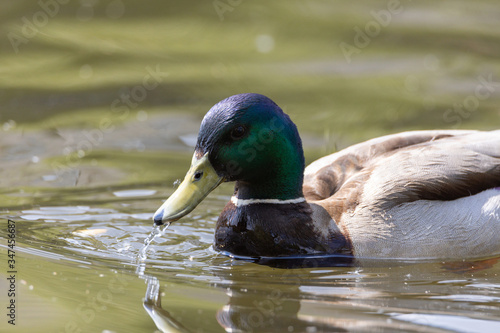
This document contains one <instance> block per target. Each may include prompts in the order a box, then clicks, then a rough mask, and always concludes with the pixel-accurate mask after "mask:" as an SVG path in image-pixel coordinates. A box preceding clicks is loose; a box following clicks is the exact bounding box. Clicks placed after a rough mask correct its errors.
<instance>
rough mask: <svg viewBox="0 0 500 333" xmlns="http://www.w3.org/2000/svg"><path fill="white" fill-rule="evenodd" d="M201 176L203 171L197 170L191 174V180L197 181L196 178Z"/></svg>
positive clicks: (198, 178)
mask: <svg viewBox="0 0 500 333" xmlns="http://www.w3.org/2000/svg"><path fill="white" fill-rule="evenodd" d="M201 177H203V171H197V172H196V173H195V174H194V175H193V181H194V182H197V181H198V180H200V179H201Z"/></svg>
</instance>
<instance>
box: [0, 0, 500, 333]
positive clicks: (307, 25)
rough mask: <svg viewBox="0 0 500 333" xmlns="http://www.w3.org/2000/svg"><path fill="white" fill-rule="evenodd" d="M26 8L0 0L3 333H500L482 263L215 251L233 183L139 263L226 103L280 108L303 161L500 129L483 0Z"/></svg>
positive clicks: (499, 313)
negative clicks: (406, 134)
mask: <svg viewBox="0 0 500 333" xmlns="http://www.w3.org/2000/svg"><path fill="white" fill-rule="evenodd" d="M41 3H43V4H44V5H40V3H37V2H33V1H31V2H29V1H19V0H15V1H14V0H12V1H11V0H8V1H2V3H1V4H0V19H1V20H2V21H1V24H0V32H1V34H2V36H3V37H2V39H0V59H1V60H2V61H1V62H0V235H1V236H2V242H1V243H0V256H1V257H2V262H4V264H3V266H2V270H1V271H0V277H1V281H2V282H0V286H2V289H1V293H2V294H1V295H0V302H1V304H0V309H2V311H1V315H0V318H1V320H0V327H1V331H2V332H99V333H100V332H102V333H111V332H224V331H226V332H309V333H311V332H394V331H401V332H500V276H499V274H500V265H499V264H497V260H496V259H495V258H492V259H489V260H483V261H479V262H468V261H466V260H464V261H460V262H399V261H396V260H387V261H384V262H373V263H371V264H368V265H365V266H345V265H343V264H342V260H339V262H338V265H331V266H330V267H320V266H323V265H318V261H317V260H314V259H313V260H308V261H306V262H304V263H303V266H304V267H302V268H296V269H281V268H276V267H269V266H266V265H258V264H255V263H252V262H248V261H244V260H238V259H233V258H230V257H227V256H225V255H223V254H221V253H218V252H216V251H214V250H213V248H212V242H213V233H214V226H215V222H216V220H217V217H218V215H219V213H220V211H221V210H222V208H223V207H224V206H225V204H226V202H227V201H228V200H229V198H230V195H231V194H232V185H231V184H224V185H223V186H221V187H220V188H218V189H217V190H216V191H214V192H213V193H212V194H211V195H210V196H209V197H208V198H207V199H206V200H205V201H204V202H203V203H202V204H200V206H199V207H198V208H197V209H196V210H195V211H193V212H192V213H191V214H189V215H188V216H187V217H186V218H183V219H182V220H180V221H177V222H175V223H173V224H172V225H171V226H170V227H169V228H168V229H166V230H165V231H164V232H163V233H162V234H161V235H159V236H158V237H157V238H155V239H154V240H153V241H152V243H151V244H150V246H149V247H148V248H147V250H146V253H145V258H143V260H138V255H139V254H140V252H141V249H143V246H144V241H145V239H146V238H147V237H148V236H149V235H150V233H151V232H152V230H153V223H152V219H151V218H152V214H153V213H154V212H155V211H156V209H157V208H158V207H159V206H160V205H161V203H162V201H163V200H165V199H166V198H167V197H168V195H169V194H171V193H172V192H173V190H174V189H175V186H176V185H174V183H175V182H176V181H177V180H178V179H181V178H182V177H183V176H184V174H185V172H186V171H187V169H188V167H189V163H190V160H191V155H192V149H193V148H192V146H193V141H194V139H195V138H196V134H197V131H198V128H199V123H200V121H201V119H202V117H203V115H204V113H205V112H206V111H207V110H208V109H209V108H210V107H211V106H212V105H213V104H215V103H216V102H217V101H219V100H221V99H223V98H225V97H227V96H229V95H232V94H236V93H242V92H258V93H263V94H265V95H268V96H269V97H271V98H272V99H274V100H275V101H276V102H277V103H278V104H279V105H281V106H282V107H283V108H284V110H285V111H286V112H287V113H289V114H290V116H291V117H292V119H293V120H294V121H295V122H296V123H297V126H298V128H299V131H300V132H301V135H302V138H303V141H304V147H305V154H306V160H307V162H308V163H310V162H311V161H313V160H314V159H316V158H318V157H319V156H323V155H325V154H327V153H332V152H334V151H336V150H337V149H340V148H343V147H346V146H347V145H349V144H352V143H355V142H359V141H361V140H364V139H369V138H371V137H374V136H378V135H383V134H388V133H394V132H399V131H404V130H412V129H436V128H445V129H450V128H471V129H483V130H488V129H495V128H499V124H500V122H499V118H500V108H499V105H500V84H499V83H498V82H499V81H500V62H499V61H498V59H499V57H500V21H499V20H498V17H500V7H499V6H498V4H497V3H496V2H495V1H474V2H470V1H453V2H451V1H441V2H439V3H436V2H434V1H420V2H418V3H414V2H410V1H400V2H394V1H392V2H391V1H360V2H356V3H355V4H352V3H349V2H337V1H316V0H314V1H308V2H307V3H302V2H284V1H283V2H273V3H269V2H265V1H213V2H212V1H208V2H204V3H203V4H201V3H200V2H195V1H185V2H174V1H159V0H154V1H148V2H147V4H145V3H139V2H134V1H125V0H124V1H120V0H113V1H105V0H95V1H94V0H82V1H71V0H70V1H61V0H59V1H46V2H43V1H42V2H41ZM47 4H50V6H49V5H47ZM221 4H222V5H226V7H224V6H222V5H221ZM47 6H49V7H47ZM221 6H222V7H221ZM394 6H396V7H394ZM47 8H49V9H47ZM41 13H42V14H41ZM43 13H45V14H43ZM52 14H53V15H52ZM384 15H385V16H384ZM45 18H46V19H45ZM30 28H31V30H30ZM359 29H361V31H365V33H364V34H365V35H366V36H365V37H362V36H361V35H359V36H358V35H357V34H359V31H360V30H359ZM366 29H368V32H366ZM369 29H374V30H369ZM342 43H344V44H342ZM342 45H344V46H342ZM346 45H348V46H346ZM346 47H351V48H350V49H349V48H348V49H346ZM346 50H348V51H346ZM349 50H350V51H349ZM346 52H347V55H346ZM8 220H11V221H13V222H11V223H12V224H15V233H14V232H11V231H13V230H11V231H9V229H8V225H9V222H8ZM13 233H14V234H15V240H16V243H15V247H14V250H15V257H14V258H13V259H12V258H10V259H11V260H15V264H14V266H13V267H11V268H9V266H8V263H9V262H8V260H9V258H8V255H9V252H8V250H9V247H8V245H9V243H8V239H9V237H10V236H9V234H13ZM10 249H11V250H12V248H10ZM10 271H15V273H9V272H10ZM12 274H14V275H15V291H16V295H15V297H11V296H8V290H9V288H11V286H10V281H9V280H8V278H9V277H10V276H11V275H12ZM4 287H5V288H4ZM12 299H14V300H15V305H16V311H15V325H12V324H9V323H8V320H10V319H9V317H8V316H7V315H8V314H9V311H10V310H9V309H7V306H9V304H10V303H9V302H11V300H12Z"/></svg>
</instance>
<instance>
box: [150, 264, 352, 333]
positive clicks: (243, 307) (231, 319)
mask: <svg viewBox="0 0 500 333" xmlns="http://www.w3.org/2000/svg"><path fill="white" fill-rule="evenodd" d="M260 267H262V266H258V267H257V268H260ZM266 271H267V270H266ZM299 271H301V273H298V272H297V271H296V270H283V269H270V268H269V270H268V271H267V272H269V274H264V275H262V273H259V272H260V271H259V270H258V269H256V268H253V269H252V268H243V267H241V266H240V267H226V269H216V270H214V271H213V272H212V273H214V275H216V276H217V277H218V278H220V279H221V280H222V281H225V282H226V283H219V284H218V286H221V285H223V286H224V290H225V293H226V294H227V296H229V301H228V302H227V304H226V305H224V306H223V307H222V308H220V309H219V310H218V311H217V312H216V314H215V317H216V320H217V322H218V323H219V325H220V326H221V327H222V328H223V329H224V330H225V331H226V332H292V331H293V332H320V331H321V332H345V331H346V330H345V329H343V328H340V327H338V326H337V325H336V324H335V319H334V318H328V320H327V322H322V323H318V322H315V320H314V316H313V317H310V316H307V315H303V314H301V315H299V310H300V309H301V293H302V291H301V289H300V286H301V285H302V284H303V281H302V278H303V274H304V271H303V270H299ZM301 275H302V276H301ZM141 278H143V279H145V280H146V282H147V290H146V296H145V298H144V308H145V309H146V312H147V313H148V314H149V315H150V316H151V318H152V319H153V321H154V322H155V324H156V326H157V327H158V329H159V330H160V331H162V332H189V330H188V329H187V328H186V327H185V326H183V325H182V324H180V323H179V322H178V321H177V320H176V319H175V318H173V317H172V315H171V314H170V312H169V310H168V309H165V308H163V307H162V305H161V288H160V281H159V280H158V279H157V278H156V277H152V276H147V275H142V276H141ZM269 280H273V281H275V282H274V283H272V285H269V284H267V283H265V281H269ZM172 310H173V309H172Z"/></svg>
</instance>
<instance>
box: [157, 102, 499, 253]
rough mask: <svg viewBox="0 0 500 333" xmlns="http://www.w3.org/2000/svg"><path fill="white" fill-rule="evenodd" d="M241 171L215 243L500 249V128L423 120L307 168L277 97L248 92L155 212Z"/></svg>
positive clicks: (212, 125)
mask: <svg viewBox="0 0 500 333" xmlns="http://www.w3.org/2000/svg"><path fill="white" fill-rule="evenodd" d="M233 181H234V182H236V184H235V190H234V194H233V196H232V197H231V200H230V201H229V202H228V204H227V205H226V206H225V208H224V210H223V211H222V213H221V214H220V217H219V219H218V221H217V224H216V230H215V242H214V247H215V249H217V250H219V251H224V252H225V253H230V254H234V255H237V256H248V257H259V256H264V257H276V256H278V257H279V256H293V255H324V254H333V255H334V254H339V255H348V256H353V257H355V258H401V259H432V258H473V257H488V256H491V255H494V254H500V130H496V131H491V132H480V131H469V130H441V131H412V132H404V133H399V134H393V135H388V136H383V137H380V138H376V139H372V140H369V141H366V142H363V143H359V144H356V145H354V146H351V147H349V148H346V149H344V150H342V151H339V152H336V153H334V154H331V155H328V156H325V157H323V158H321V159H319V160H317V161H315V162H313V163H312V164H311V165H309V166H308V167H307V168H305V162H304V153H303V149H302V142H301V139H300V136H299V133H298V131H297V127H296V126H295V124H294V123H293V122H292V121H291V120H290V118H289V116H288V115H286V114H285V113H284V112H283V111H282V110H281V108H280V107H279V106H278V105H277V104H276V103H274V102H273V101H272V100H271V99H269V98H268V97H266V96H263V95H259V94H240V95H235V96H231V97H229V98H227V99H224V100H222V101H220V102H219V103H217V104H216V105H215V106H213V107H212V108H211V109H210V110H209V111H208V113H207V114H206V116H205V117H204V119H203V121H202V123H201V128H200V132H199V135H198V138H197V143H196V147H195V152H194V156H193V159H192V164H191V168H190V169H189V171H188V172H187V175H186V177H185V179H184V181H183V182H182V183H181V185H180V186H179V188H178V189H177V190H176V191H175V192H174V193H173V194H172V195H171V196H170V197H169V198H168V200H167V201H165V203H164V204H163V205H162V206H161V207H160V208H159V209H158V210H157V212H156V213H155V214H154V218H153V219H154V222H155V223H156V224H163V223H170V222H173V221H176V220H178V219H180V218H181V217H183V216H185V215H186V214H188V213H189V212H191V211H192V210H193V209H194V208H195V207H196V206H197V205H198V204H199V203H200V202H201V201H202V200H203V199H204V198H205V197H206V196H207V195H208V194H209V193H210V192H211V191H212V190H213V189H215V188H216V187H217V186H218V185H219V184H221V183H222V182H233Z"/></svg>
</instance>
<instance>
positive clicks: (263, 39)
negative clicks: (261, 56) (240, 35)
mask: <svg viewBox="0 0 500 333" xmlns="http://www.w3.org/2000/svg"><path fill="white" fill-rule="evenodd" d="M255 46H256V47H257V51H258V52H260V53H269V52H271V51H272V50H273V49H274V38H273V37H272V36H270V35H258V36H257V37H256V38H255Z"/></svg>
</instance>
